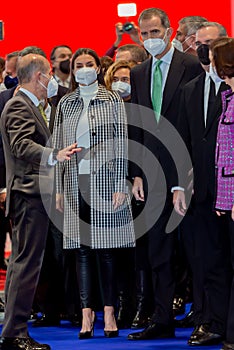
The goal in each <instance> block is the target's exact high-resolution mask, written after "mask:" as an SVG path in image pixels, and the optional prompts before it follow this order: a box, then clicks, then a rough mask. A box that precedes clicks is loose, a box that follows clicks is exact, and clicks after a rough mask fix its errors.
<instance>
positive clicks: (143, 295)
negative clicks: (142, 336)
mask: <svg viewBox="0 0 234 350" xmlns="http://www.w3.org/2000/svg"><path fill="white" fill-rule="evenodd" d="M136 289H137V305H136V314H135V317H134V319H133V321H132V325H131V328H132V329H138V328H145V327H146V326H147V325H148V322H149V319H150V316H151V313H152V312H150V308H149V304H150V300H151V293H150V280H149V275H148V274H147V272H146V271H144V270H140V271H137V272H136Z"/></svg>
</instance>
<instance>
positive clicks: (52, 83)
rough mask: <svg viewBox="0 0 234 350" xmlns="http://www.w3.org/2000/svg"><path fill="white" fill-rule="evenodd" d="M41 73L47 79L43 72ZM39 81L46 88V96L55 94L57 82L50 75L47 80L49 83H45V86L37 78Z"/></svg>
mask: <svg viewBox="0 0 234 350" xmlns="http://www.w3.org/2000/svg"><path fill="white" fill-rule="evenodd" d="M42 75H43V76H44V77H46V78H47V79H49V78H48V77H47V76H46V75H45V74H43V73H42ZM39 83H40V84H41V86H43V87H44V88H45V89H46V90H47V97H48V98H51V97H53V96H56V95H57V94H58V87H59V86H58V83H57V81H56V80H55V79H54V78H53V77H52V78H51V79H50V80H49V83H48V85H47V87H46V86H45V85H44V84H43V83H42V82H41V81H40V80H39Z"/></svg>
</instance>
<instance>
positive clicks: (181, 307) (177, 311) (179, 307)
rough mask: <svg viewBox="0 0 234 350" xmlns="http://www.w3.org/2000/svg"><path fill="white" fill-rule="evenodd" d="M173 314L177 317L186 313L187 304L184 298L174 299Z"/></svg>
mask: <svg viewBox="0 0 234 350" xmlns="http://www.w3.org/2000/svg"><path fill="white" fill-rule="evenodd" d="M173 313H174V315H175V316H177V315H183V314H184V313H185V302H184V299H183V298H178V297H176V298H174V300H173Z"/></svg>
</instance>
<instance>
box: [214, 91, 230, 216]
mask: <svg viewBox="0 0 234 350" xmlns="http://www.w3.org/2000/svg"><path fill="white" fill-rule="evenodd" d="M222 106H223V108H222V110H223V111H222V114H221V116H220V120H219V126H218V134H217V143H216V156H215V159H216V171H217V177H216V180H217V195H216V203H215V208H216V209H221V210H231V209H232V206H233V204H234V93H233V92H232V90H231V89H230V90H227V91H224V92H223V93H222Z"/></svg>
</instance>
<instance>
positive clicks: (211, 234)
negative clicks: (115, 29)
mask: <svg viewBox="0 0 234 350" xmlns="http://www.w3.org/2000/svg"><path fill="white" fill-rule="evenodd" d="M226 35H227V33H226V30H225V28H224V27H223V26H222V25H220V24H219V23H216V22H204V23H202V24H201V26H200V27H199V29H198V30H197V32H196V45H197V53H198V56H199V59H200V61H201V64H202V67H203V69H204V71H203V72H202V73H201V74H200V75H199V76H198V77H196V78H195V79H193V80H192V81H190V82H189V83H188V84H186V85H185V87H184V89H183V92H182V97H181V103H180V107H181V110H180V114H179V120H178V130H179V132H180V134H181V136H182V137H183V139H184V141H185V143H186V146H187V148H188V150H189V152H190V155H191V158H192V163H193V173H194V203H195V206H194V234H193V236H192V244H191V237H190V240H189V241H187V240H186V241H185V247H186V251H187V255H188V258H189V261H190V264H191V269H192V274H193V321H194V324H195V328H194V331H193V333H192V335H191V337H190V339H189V341H188V344H189V345H211V344H215V343H217V344H218V343H220V342H221V340H222V338H223V337H224V334H225V324H226V317H227V307H228V299H229V297H228V290H229V288H228V286H229V283H230V280H229V278H230V276H229V273H228V269H229V262H228V256H229V255H228V251H229V248H228V235H227V234H226V235H225V222H224V220H223V218H222V217H218V216H217V215H216V213H215V212H214V210H213V204H214V198H215V146H216V134H217V127H218V118H219V116H220V114H221V110H222V102H221V92H222V91H224V90H226V89H228V86H227V85H226V84H225V83H224V82H221V79H219V77H218V76H217V75H216V74H215V73H214V72H213V70H212V67H211V66H210V60H209V43H210V42H211V41H212V40H214V39H216V38H218V37H220V36H226ZM173 200H174V204H175V209H176V211H177V212H178V213H179V214H180V215H184V213H185V209H186V203H185V195H184V192H183V191H175V192H174V199H173Z"/></svg>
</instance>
